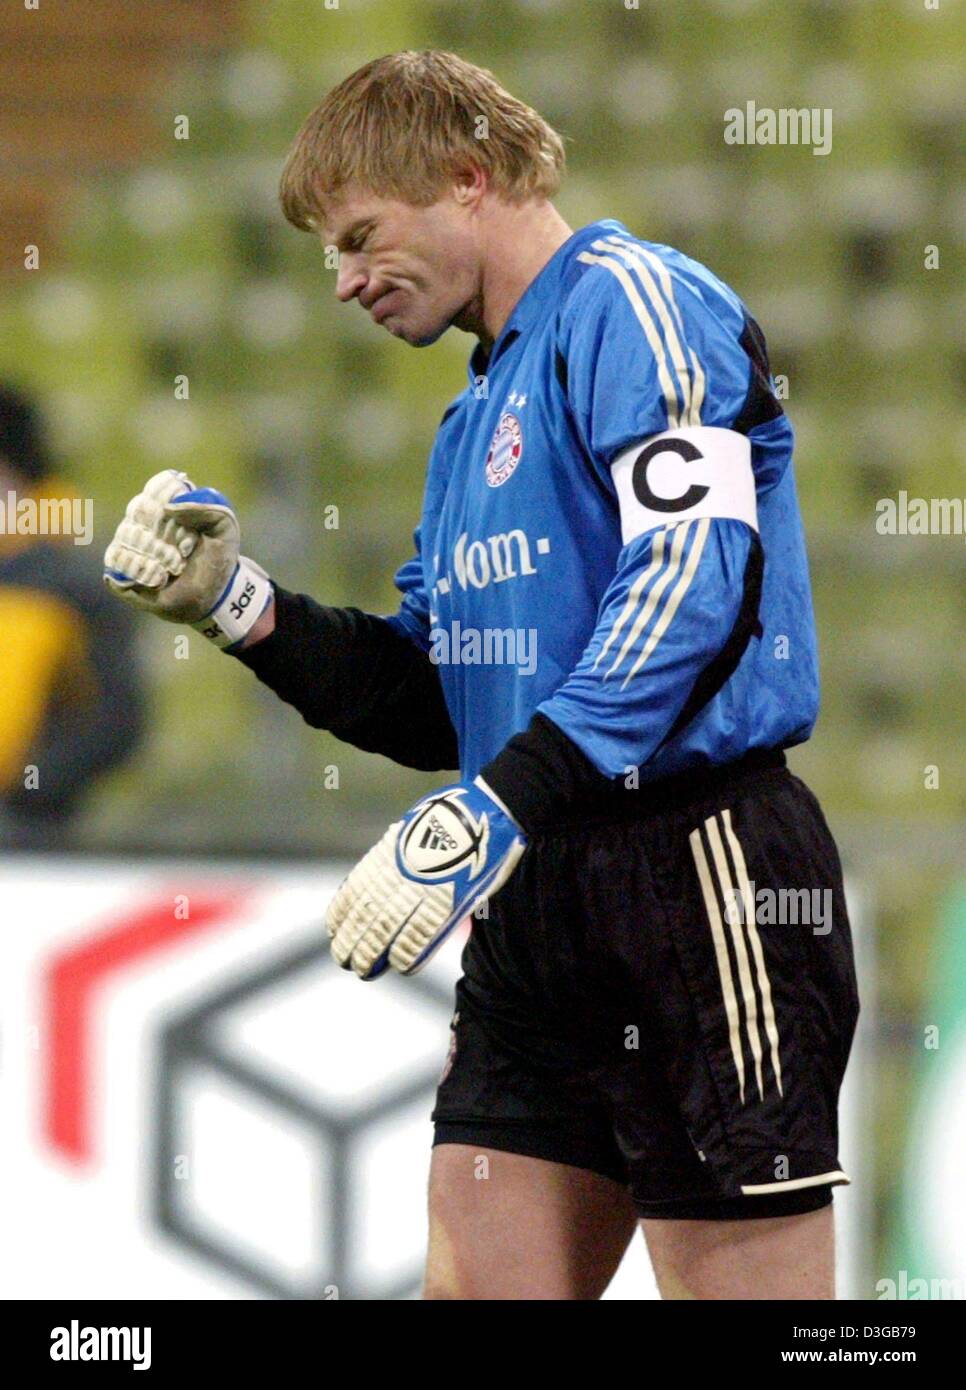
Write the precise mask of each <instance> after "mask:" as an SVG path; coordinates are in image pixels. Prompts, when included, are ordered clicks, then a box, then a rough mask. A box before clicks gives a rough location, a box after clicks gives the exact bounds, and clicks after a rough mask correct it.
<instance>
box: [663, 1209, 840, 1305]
mask: <svg viewBox="0 0 966 1390" xmlns="http://www.w3.org/2000/svg"><path fill="white" fill-rule="evenodd" d="M641 1226H642V1227H643V1229H644V1238H645V1239H646V1241H647V1248H648V1252H649V1253H650V1256H651V1263H652V1265H653V1266H654V1274H655V1276H656V1278H657V1284H658V1288H659V1289H660V1291H661V1297H662V1298H668V1299H683V1298H698V1299H732V1298H733V1299H766V1298H767V1299H771V1298H795V1299H798V1298H814V1299H834V1297H835V1233H834V1227H833V1223H832V1208H831V1206H827V1207H821V1208H820V1209H819V1210H818V1211H809V1212H803V1213H802V1215H801V1216H777V1217H763V1218H760V1219H755V1220H751V1221H663V1220H662V1221H642V1222H641Z"/></svg>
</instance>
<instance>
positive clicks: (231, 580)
mask: <svg viewBox="0 0 966 1390" xmlns="http://www.w3.org/2000/svg"><path fill="white" fill-rule="evenodd" d="M240 543H241V530H240V528H239V525H238V518H237V517H236V515H235V513H234V511H233V510H232V506H231V503H230V502H229V501H228V499H227V497H224V496H223V495H222V494H221V493H220V492H215V491H214V490H213V489H212V488H196V487H195V486H194V484H193V483H192V482H191V481H190V480H189V479H188V478H187V477H186V476H185V474H184V473H178V472H176V471H175V470H174V469H170V468H169V469H166V470H165V471H164V472H163V473H157V474H155V476H154V477H153V478H151V479H150V480H149V482H147V483H146V484H145V487H144V491H143V492H140V493H138V495H137V497H135V498H133V499H132V500H131V502H129V503H128V507H127V511H126V512H125V515H124V520H123V521H122V522H121V524H120V526H118V528H117V531H116V532H115V535H114V539H113V540H112V541H111V544H110V545H109V546H108V547H107V552H106V554H105V556H104V582H105V583H106V584H107V586H108V587H109V588H110V589H111V590H113V592H114V593H116V594H117V595H118V597H119V598H122V599H124V600H125V602H127V603H131V604H134V606H135V607H137V608H143V609H145V610H146V611H147V612H149V613H155V614H157V616H158V617H159V618H164V619H165V620H166V621H168V622H172V623H188V624H190V626H191V627H193V628H195V630H196V631H198V632H200V633H201V634H202V636H204V637H207V638H208V639H209V640H210V641H212V642H214V643H215V645H216V646H218V647H222V648H229V647H234V646H236V645H237V644H238V643H239V642H241V641H242V640H243V639H244V638H245V637H246V636H247V634H248V632H249V631H250V629H251V628H252V627H253V626H254V624H255V623H256V622H257V620H258V618H259V617H260V616H261V614H262V613H263V611H264V610H265V608H266V606H267V605H268V602H269V600H270V598H271V596H272V588H271V583H270V581H269V578H268V575H267V574H266V573H265V571H264V570H263V569H262V567H261V566H260V565H257V564H255V562H254V561H253V560H248V559H246V558H245V557H244V556H243V555H239V546H240Z"/></svg>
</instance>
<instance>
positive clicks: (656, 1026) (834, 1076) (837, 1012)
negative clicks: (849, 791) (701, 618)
mask: <svg viewBox="0 0 966 1390" xmlns="http://www.w3.org/2000/svg"><path fill="white" fill-rule="evenodd" d="M462 964H463V972H464V973H463V976H462V978H461V979H460V981H459V983H458V984H457V990H456V1013H455V1016H454V1019H453V1031H452V1039H451V1047H450V1056H449V1059H448V1060H447V1064H446V1068H445V1070H444V1074H443V1077H442V1079H441V1081H440V1086H439V1091H438V1094H437V1101H436V1108H435V1110H434V1112H433V1119H434V1121H435V1125H436V1135H435V1142H436V1143H437V1144H440V1143H460V1144H470V1145H479V1146H480V1147H481V1148H490V1149H498V1150H504V1151H508V1152H511V1153H518V1154H526V1155H530V1156H532V1157H536V1158H543V1159H549V1160H551V1161H553V1162H556V1163H565V1164H571V1165H576V1166H577V1167H580V1168H587V1169H590V1170H591V1171H593V1172H596V1173H602V1174H605V1175H606V1176H608V1177H611V1178H614V1179H616V1180H617V1181H618V1182H620V1183H622V1184H624V1185H626V1186H627V1187H629V1189H630V1192H631V1194H632V1196H633V1199H634V1202H635V1205H636V1207H637V1210H638V1212H639V1214H640V1215H641V1216H644V1217H677V1218H687V1219H709V1218H710V1219H718V1220H730V1219H734V1218H736V1217H759V1216H778V1215H788V1214H792V1213H796V1212H803V1211H811V1210H814V1209H815V1208H817V1207H820V1206H826V1205H827V1204H828V1203H829V1202H830V1201H831V1189H832V1186H833V1185H834V1184H836V1183H842V1182H848V1178H847V1176H846V1175H845V1174H844V1173H843V1172H842V1170H841V1166H840V1163H839V1158H838V1117H837V1106H838V1095H839V1087H840V1085H841V1082H842V1077H843V1073H844V1071H845V1065H846V1061H847V1059H848V1055H849V1050H850V1047H851V1044H852V1036H853V1033H854V1031H855V1025H856V1020H857V1017H858V1011H859V1005H858V991H857V987H856V979H855V967H854V962H853V955H852V940H851V933H850V929H849V922H848V917H847V914H846V907H845V897H844V893H843V888H842V871H841V866H840V863H839V857H838V853H837V851H836V848H835V843H834V841H833V839H832V836H831V833H830V832H829V829H828V826H827V825H826V823H825V819H824V817H823V815H822V812H821V809H820V807H819V805H818V802H817V801H816V799H815V797H814V796H813V795H812V793H811V792H810V791H809V789H808V788H807V787H806V786H805V784H804V783H803V782H801V781H800V780H799V779H798V778H797V777H795V776H793V775H792V774H791V773H790V772H789V771H788V769H787V768H786V767H785V765H784V756H783V755H782V754H780V753H769V754H763V755H757V756H756V757H753V758H751V759H748V760H743V762H742V763H736V764H732V765H731V766H730V767H727V768H718V769H715V770H713V771H712V772H710V773H706V774H701V775H697V776H696V775H689V776H686V777H683V778H676V779H671V780H669V781H667V782H665V783H663V784H661V785H654V786H652V787H651V788H649V789H648V792H647V794H646V795H645V796H643V798H642V802H641V804H635V809H634V811H633V813H632V814H631V813H629V812H628V811H627V810H626V809H625V808H621V809H620V810H615V809H613V808H610V807H609V808H608V809H607V810H605V811H602V812H601V813H600V814H597V813H594V814H591V815H589V816H585V817H584V818H582V819H580V820H573V821H569V822H566V823H561V824H559V825H558V826H556V827H555V828H554V830H553V832H552V833H549V834H543V835H541V836H538V837H534V838H533V839H532V840H531V841H530V843H529V845H528V846H527V850H526V852H525V854H524V856H523V858H522V859H521V861H520V863H519V865H518V867H517V868H516V870H515V871H514V873H513V874H512V875H511V877H510V879H509V880H508V882H507V883H506V885H505V886H504V887H503V888H502V889H501V890H500V891H499V892H498V893H497V894H496V896H495V897H494V898H493V900H492V901H491V902H490V904H489V905H488V916H487V917H486V918H485V919H479V920H474V922H473V930H472V933H471V935H470V939H469V941H468V943H467V945H466V948H465V950H464V953H463V962H462Z"/></svg>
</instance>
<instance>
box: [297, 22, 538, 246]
mask: <svg viewBox="0 0 966 1390" xmlns="http://www.w3.org/2000/svg"><path fill="white" fill-rule="evenodd" d="M470 164H475V165H477V166H478V167H479V168H480V169H482V170H484V171H485V172H486V174H487V175H488V176H489V179H490V186H491V187H492V188H493V189H494V191H496V192H497V193H499V194H500V196H502V197H503V198H505V199H506V200H507V201H508V202H514V203H518V202H522V201H524V200H525V199H529V198H551V197H553V195H554V194H555V193H556V191H557V189H558V188H559V187H560V180H561V177H562V174H563V169H564V147H563V141H562V140H561V138H560V136H559V135H558V134H557V132H556V131H555V130H553V129H552V128H551V127H550V126H549V125H548V124H547V122H546V121H545V120H544V119H543V117H542V116H540V115H539V114H538V113H537V112H536V111H534V110H533V108H532V107H530V106H527V104H526V103H525V102H523V101H519V100H518V99H517V98H516V97H514V96H511V95H510V93H509V92H508V91H507V90H506V89H505V88H504V87H501V86H500V84H499V82H497V80H496V78H495V77H494V76H493V74H492V73H491V72H488V71H487V69H486V68H479V67H476V65H475V64H473V63H468V62H466V60H465V59H463V58H460V57H457V55H456V54H455V53H445V52H443V51H442V50H440V49H425V50H423V51H422V52H415V51H413V50H408V51H406V52H404V53H390V54H387V55H386V57H384V58H376V59H375V60H374V61H373V62H371V63H367V64H366V65H365V67H361V68H359V69H358V71H356V72H353V73H351V74H350V75H349V76H348V77H347V78H345V80H344V81H343V82H340V83H339V85H338V86H337V87H335V88H333V90H332V91H331V92H329V94H328V96H326V97H325V98H324V99H323V100H322V101H321V102H320V103H319V105H318V106H317V107H316V108H315V110H314V111H313V112H312V114H311V115H310V116H309V117H308V119H307V120H306V121H305V124H304V125H303V126H302V129H301V130H300V131H299V133H298V135H297V136H296V137H295V142H294V144H293V145H292V148H291V150H290V152H289V155H288V158H287V160H286V161H285V167H284V169H283V170H282V177H281V183H280V186H279V197H280V199H281V203H282V211H283V212H284V213H285V216H286V217H287V218H288V220H289V222H291V223H292V224H293V226H295V227H298V228H300V229H301V230H302V231H306V232H312V231H317V230H319V228H320V224H321V222H322V221H323V220H324V215H325V205H326V201H327V200H328V199H331V198H332V197H333V196H335V195H336V194H338V192H339V190H340V189H342V188H344V187H346V186H348V185H355V186H358V187H361V188H365V189H368V190H369V191H370V192H373V193H375V194H376V195H377V196H379V197H395V198H398V199H400V200H401V201H403V202H407V203H411V204H414V205H416V206H423V207H425V206H427V205H428V204H430V203H433V202H435V201H436V200H437V198H439V196H440V194H441V193H442V191H443V189H444V188H445V187H446V185H447V183H448V182H450V181H451V180H452V179H453V178H454V177H455V176H458V174H459V173H460V172H462V171H465V170H466V168H467V167H468V165H470Z"/></svg>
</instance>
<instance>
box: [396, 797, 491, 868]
mask: <svg viewBox="0 0 966 1390" xmlns="http://www.w3.org/2000/svg"><path fill="white" fill-rule="evenodd" d="M488 838H489V826H488V823H487V818H486V816H481V817H480V819H479V820H476V819H475V818H474V817H473V816H471V815H470V814H469V813H468V812H467V810H466V808H465V807H464V806H461V805H460V803H459V802H458V801H457V800H455V799H454V798H453V797H452V796H439V797H432V798H431V799H430V800H429V801H426V802H425V803H424V804H423V805H422V806H421V807H420V808H419V809H418V811H417V813H416V815H414V816H413V818H412V820H411V821H410V822H409V824H408V826H407V827H406V829H405V831H404V832H403V837H402V843H401V845H400V857H401V859H402V862H403V865H404V866H405V868H407V869H408V870H409V871H410V873H413V874H418V875H419V876H420V878H437V877H442V876H444V875H446V874H451V873H452V872H453V870H454V869H459V868H462V867H463V866H470V865H472V871H473V873H474V874H475V873H479V871H480V869H481V868H482V867H483V865H484V863H485V862H486V842H487V840H488ZM474 860H475V861H476V862H475V864H472V861H474Z"/></svg>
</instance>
